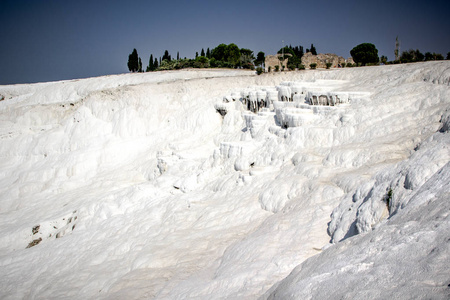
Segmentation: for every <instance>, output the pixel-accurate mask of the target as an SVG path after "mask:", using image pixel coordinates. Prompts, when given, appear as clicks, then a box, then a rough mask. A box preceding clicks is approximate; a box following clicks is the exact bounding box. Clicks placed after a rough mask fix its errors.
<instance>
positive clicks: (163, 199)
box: [0, 61, 450, 299]
mask: <svg viewBox="0 0 450 300" xmlns="http://www.w3.org/2000/svg"><path fill="white" fill-rule="evenodd" d="M449 83H450V63H449V62H446V61H442V62H430V63H417V64H409V65H396V66H381V67H367V68H366V67H364V68H351V69H350V68H349V69H337V70H316V71H310V70H308V71H304V72H287V73H279V74H265V75H261V76H256V75H254V73H252V72H246V71H232V70H204V71H199V70H195V71H193V70H190V71H177V72H162V73H147V74H127V75H120V76H106V77H99V78H91V79H84V80H73V81H63V82H54V83H41V84H31V85H11V86H0V95H1V96H0V99H2V98H4V100H2V101H0V139H1V147H0V156H1V158H2V159H1V160H0V215H1V217H0V298H2V299H73V298H79V299H142V298H148V299H187V298H194V299H255V298H259V297H261V298H263V299H265V298H278V299H289V298H291V299H320V298H324V299H325V298H327V297H334V296H335V297H334V298H339V297H341V298H344V299H346V298H347V299H350V298H379V299H381V298H383V299H384V298H387V296H388V295H394V296H396V297H397V298H399V299H403V298H404V299H410V298H433V299H446V298H448V295H449V294H448V291H449V288H448V284H450V282H449V276H448V275H449V273H448V268H447V266H448V265H449V264H448V263H449V253H450V252H449V241H448V236H450V228H449V219H448V212H449V207H448V195H449V187H448V182H449V180H448V179H449V178H448V177H449V170H448V168H449V166H448V162H449V160H450V159H449V158H450V151H449V146H450V143H449V136H448V135H449V132H448V131H449V130H448V129H449V128H450V123H449V109H450V89H449ZM280 91H281V92H280ZM289 91H290V92H289ZM308 91H311V92H313V93H317V94H316V95H318V97H320V96H321V95H322V92H326V94H324V95H328V96H329V98H328V99H329V100H328V102H327V103H325V102H324V103H315V102H314V101H309V100H308V97H307V95H308V94H307V92H308ZM313 93H311V95H313ZM247 95H248V98H247V97H246V96H247ZM280 95H281V96H280ZM289 95H290V97H289ZM333 95H334V96H336V95H341V97H340V98H339V99H340V102H339V103H338V102H336V101H334V100H333V99H332V97H334V96H333ZM347 95H348V97H347ZM243 98H246V100H244V99H243ZM341 98H342V99H341ZM330 99H331V100H330ZM316 100H319V99H318V98H317V99H316ZM344 100H345V101H344ZM330 101H331V102H330ZM318 104H322V105H318ZM323 104H326V105H323ZM336 104H337V105H336ZM218 111H219V112H220V113H218ZM312 256H313V257H312ZM289 274H290V275H289ZM283 279H284V280H283ZM337 290H339V294H337Z"/></svg>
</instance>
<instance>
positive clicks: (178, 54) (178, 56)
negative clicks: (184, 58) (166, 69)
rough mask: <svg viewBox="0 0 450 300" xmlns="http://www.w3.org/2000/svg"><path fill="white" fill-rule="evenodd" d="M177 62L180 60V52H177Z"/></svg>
mask: <svg viewBox="0 0 450 300" xmlns="http://www.w3.org/2000/svg"><path fill="white" fill-rule="evenodd" d="M177 60H180V52H177Z"/></svg>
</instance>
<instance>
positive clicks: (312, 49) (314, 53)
mask: <svg viewBox="0 0 450 300" xmlns="http://www.w3.org/2000/svg"><path fill="white" fill-rule="evenodd" d="M309 51H311V54H312V55H317V51H316V47H314V45H313V44H311V49H309Z"/></svg>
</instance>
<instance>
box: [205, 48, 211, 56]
mask: <svg viewBox="0 0 450 300" xmlns="http://www.w3.org/2000/svg"><path fill="white" fill-rule="evenodd" d="M206 57H207V58H211V51H209V48H208V49H206Z"/></svg>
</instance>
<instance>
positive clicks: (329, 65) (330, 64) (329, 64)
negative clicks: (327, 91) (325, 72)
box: [325, 62, 333, 69]
mask: <svg viewBox="0 0 450 300" xmlns="http://www.w3.org/2000/svg"><path fill="white" fill-rule="evenodd" d="M325 65H326V66H327V69H329V68H331V66H332V65H333V64H332V63H330V62H327V63H326V64H325Z"/></svg>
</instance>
